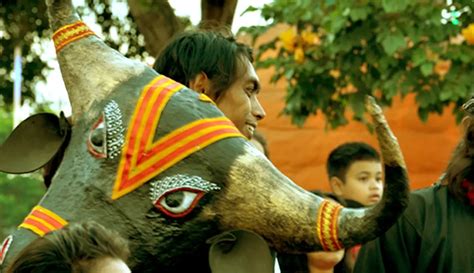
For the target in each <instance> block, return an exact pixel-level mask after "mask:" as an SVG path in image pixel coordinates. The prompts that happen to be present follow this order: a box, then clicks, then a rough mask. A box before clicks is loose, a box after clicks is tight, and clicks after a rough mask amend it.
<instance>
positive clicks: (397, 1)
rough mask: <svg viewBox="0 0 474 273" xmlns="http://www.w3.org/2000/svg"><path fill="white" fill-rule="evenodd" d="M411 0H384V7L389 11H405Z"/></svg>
mask: <svg viewBox="0 0 474 273" xmlns="http://www.w3.org/2000/svg"><path fill="white" fill-rule="evenodd" d="M409 3H410V0H382V7H383V9H384V10H385V11H386V12H388V13H391V12H401V11H404V10H405V9H406V8H407V7H408V4H409Z"/></svg>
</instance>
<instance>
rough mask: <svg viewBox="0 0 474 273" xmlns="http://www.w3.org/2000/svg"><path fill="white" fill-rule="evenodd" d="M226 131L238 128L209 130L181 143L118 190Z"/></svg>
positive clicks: (235, 131)
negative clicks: (181, 144)
mask: <svg viewBox="0 0 474 273" xmlns="http://www.w3.org/2000/svg"><path fill="white" fill-rule="evenodd" d="M226 133H238V130H237V129H236V128H225V129H219V130H216V131H211V132H209V133H208V134H206V135H203V136H200V137H199V138H196V139H194V140H192V141H190V142H188V143H186V144H185V145H183V146H181V147H179V148H177V149H176V150H174V151H172V152H171V153H170V154H168V155H167V156H165V157H163V158H162V159H161V160H159V161H158V162H156V163H155V164H153V165H151V166H150V167H149V168H147V169H145V170H143V171H142V172H141V173H138V174H137V175H135V176H134V177H132V178H131V179H130V180H128V181H126V182H125V183H123V184H122V185H121V187H120V190H122V189H124V188H128V187H129V186H130V185H133V184H135V183H137V181H141V180H143V179H144V178H145V177H146V176H148V175H149V174H151V173H153V172H155V171H156V169H160V168H161V167H163V166H164V165H165V164H166V163H168V162H169V161H171V160H173V159H175V158H176V157H178V156H179V155H181V154H183V153H185V152H186V151H188V150H190V149H193V148H195V147H196V146H198V145H199V144H201V143H203V142H205V141H206V140H208V139H210V138H212V137H215V136H218V135H221V134H226ZM201 148H204V147H201ZM161 171H163V170H161Z"/></svg>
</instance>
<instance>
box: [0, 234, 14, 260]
mask: <svg viewBox="0 0 474 273" xmlns="http://www.w3.org/2000/svg"><path fill="white" fill-rule="evenodd" d="M11 240H12V238H11V237H10V236H9V237H7V238H6V239H5V241H4V242H3V245H2V250H1V251H0V259H1V257H2V256H3V254H5V250H6V249H7V246H8V243H9V242H10V241H11Z"/></svg>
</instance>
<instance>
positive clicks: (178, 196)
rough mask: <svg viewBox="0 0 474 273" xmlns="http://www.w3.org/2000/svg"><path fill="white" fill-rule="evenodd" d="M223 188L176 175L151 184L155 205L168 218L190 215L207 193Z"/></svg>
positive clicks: (194, 178)
mask: <svg viewBox="0 0 474 273" xmlns="http://www.w3.org/2000/svg"><path fill="white" fill-rule="evenodd" d="M220 189H221V188H220V187H219V186H217V185H216V184H214V183H211V182H209V181H206V180H204V179H202V178H201V177H199V176H188V175H181V174H178V175H174V176H169V177H165V178H164V179H162V180H158V181H155V182H152V183H151V192H150V197H151V200H152V202H153V205H154V206H155V207H156V208H157V209H159V210H160V211H161V212H163V213H164V214H166V215H167V216H170V217H173V218H181V217H184V216H186V215H188V214H189V213H190V212H191V211H192V210H193V208H194V207H195V206H196V205H197V203H198V202H199V200H200V199H201V198H202V197H203V196H204V194H205V193H207V192H210V191H215V190H220Z"/></svg>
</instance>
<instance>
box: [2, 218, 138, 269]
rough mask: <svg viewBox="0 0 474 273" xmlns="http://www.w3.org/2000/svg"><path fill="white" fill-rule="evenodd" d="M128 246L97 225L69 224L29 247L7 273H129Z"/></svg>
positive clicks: (116, 234) (117, 236)
mask: <svg viewBox="0 0 474 273" xmlns="http://www.w3.org/2000/svg"><path fill="white" fill-rule="evenodd" d="M129 255H130V252H129V248H128V243H127V241H125V240H124V239H122V238H121V237H120V235H119V234H118V233H116V232H113V231H110V230H108V229H106V228H104V227H103V226H101V225H99V224H97V223H95V222H86V223H82V224H70V225H69V226H66V227H65V228H63V229H59V230H56V231H53V232H51V233H49V234H47V235H45V236H44V237H40V238H38V239H36V240H35V241H33V242H32V243H31V244H30V245H28V246H27V247H26V248H25V249H23V251H22V252H20V253H19V254H18V256H17V257H15V259H14V261H13V262H12V263H11V265H10V266H9V267H8V268H7V270H6V273H51V272H54V273H99V272H100V273H130V272H131V271H130V269H129V268H128V266H127V264H126V261H127V259H128V257H129Z"/></svg>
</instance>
